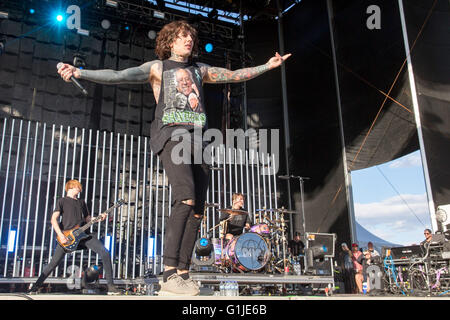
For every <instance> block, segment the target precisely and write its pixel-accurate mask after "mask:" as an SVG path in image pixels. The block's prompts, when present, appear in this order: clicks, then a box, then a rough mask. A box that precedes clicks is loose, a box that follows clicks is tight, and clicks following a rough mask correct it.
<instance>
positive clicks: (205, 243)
mask: <svg viewBox="0 0 450 320" xmlns="http://www.w3.org/2000/svg"><path fill="white" fill-rule="evenodd" d="M208 243H209V241H208V239H205V238H201V239H200V245H201V246H202V247H206V246H207V245H208Z"/></svg>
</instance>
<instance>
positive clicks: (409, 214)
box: [351, 151, 431, 246]
mask: <svg viewBox="0 0 450 320" xmlns="http://www.w3.org/2000/svg"><path fill="white" fill-rule="evenodd" d="M351 179H352V189H353V204H354V210H355V218H356V221H357V222H358V223H359V224H360V225H362V226H363V227H364V228H365V229H367V230H368V231H370V232H371V233H373V234H374V235H376V236H378V237H380V238H382V239H384V240H386V241H389V242H392V243H395V244H399V245H404V246H407V245H412V244H419V243H420V242H421V241H422V240H423V239H424V236H423V230H424V229H425V228H430V229H431V219H430V212H429V209H428V203H427V194H426V187H425V180H424V174H423V167H422V161H421V157H420V151H416V152H413V153H410V154H408V155H406V156H404V157H401V158H398V159H396V160H393V161H390V162H387V163H384V164H382V165H378V166H374V167H370V168H366V169H362V170H355V171H352V173H351Z"/></svg>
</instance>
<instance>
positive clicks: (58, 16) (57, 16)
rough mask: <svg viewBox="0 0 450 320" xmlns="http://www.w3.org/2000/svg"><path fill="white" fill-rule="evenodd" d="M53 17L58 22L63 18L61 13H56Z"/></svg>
mask: <svg viewBox="0 0 450 320" xmlns="http://www.w3.org/2000/svg"><path fill="white" fill-rule="evenodd" d="M55 18H56V21H58V22H62V21H63V19H64V17H63V15H62V14H57V15H56V17H55Z"/></svg>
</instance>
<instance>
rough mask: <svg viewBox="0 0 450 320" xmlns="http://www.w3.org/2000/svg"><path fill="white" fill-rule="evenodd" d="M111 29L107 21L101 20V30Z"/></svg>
mask: <svg viewBox="0 0 450 320" xmlns="http://www.w3.org/2000/svg"><path fill="white" fill-rule="evenodd" d="M110 27H111V22H110V21H109V20H108V19H103V20H102V28H103V29H105V30H108V29H109V28H110Z"/></svg>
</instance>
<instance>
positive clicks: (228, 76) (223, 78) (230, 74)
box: [208, 64, 269, 83]
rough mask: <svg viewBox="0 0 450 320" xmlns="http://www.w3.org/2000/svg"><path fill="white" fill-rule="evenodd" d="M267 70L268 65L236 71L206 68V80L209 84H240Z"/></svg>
mask: <svg viewBox="0 0 450 320" xmlns="http://www.w3.org/2000/svg"><path fill="white" fill-rule="evenodd" d="M267 70H269V65H268V64H263V65H260V66H257V67H252V68H243V69H239V70H236V71H230V70H228V69H224V68H217V67H210V68H208V78H209V80H210V81H211V82H216V83H217V82H219V83H225V82H241V81H246V80H250V79H253V78H255V77H257V76H259V75H260V74H263V73H264V72H266V71H267Z"/></svg>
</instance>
